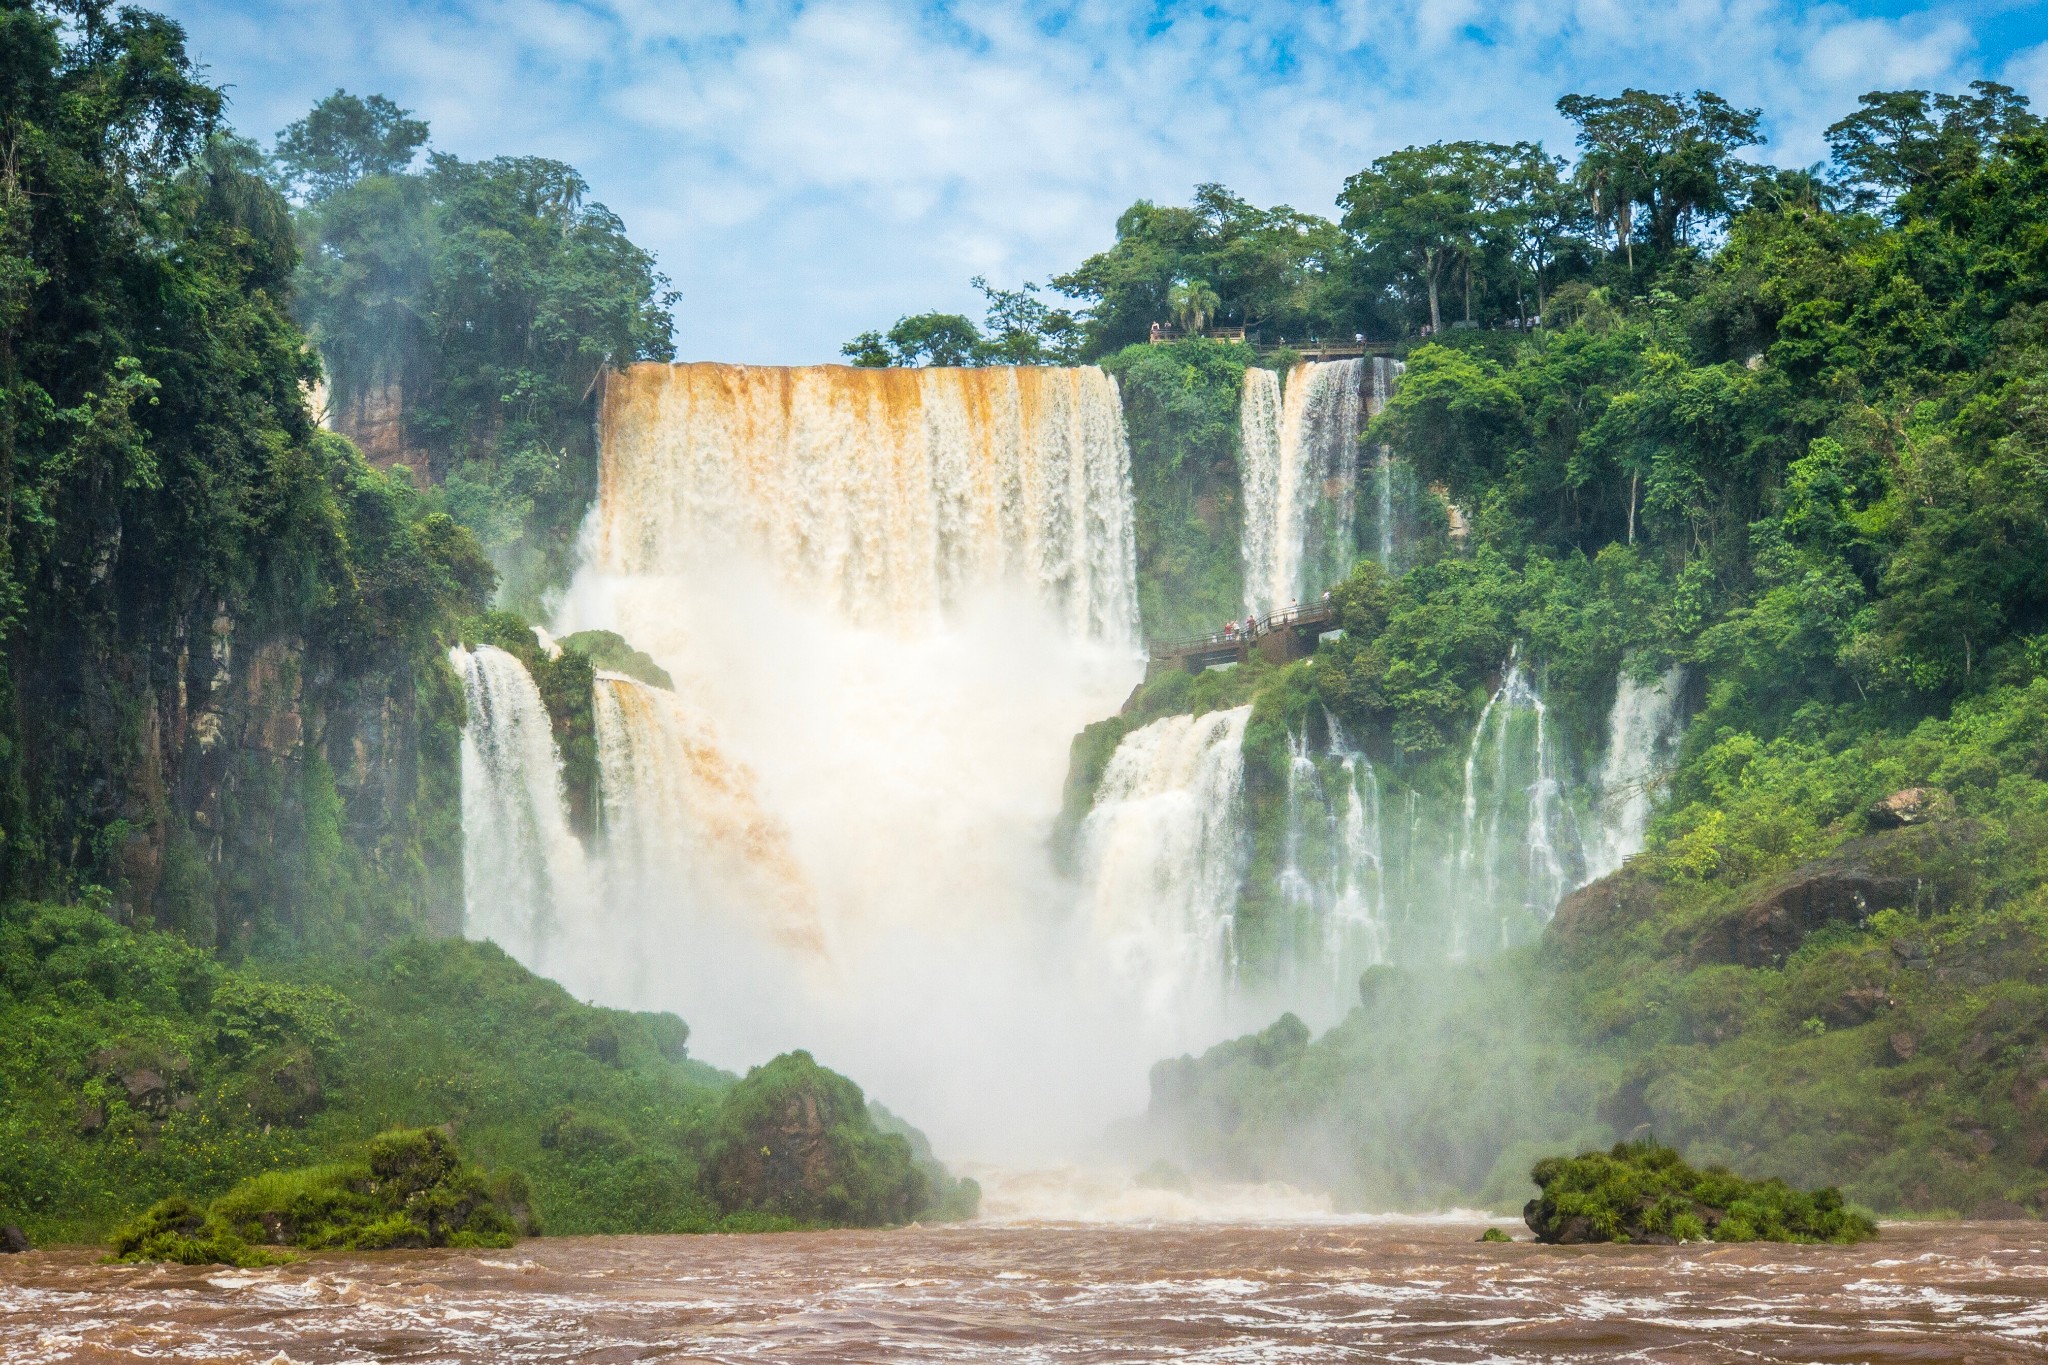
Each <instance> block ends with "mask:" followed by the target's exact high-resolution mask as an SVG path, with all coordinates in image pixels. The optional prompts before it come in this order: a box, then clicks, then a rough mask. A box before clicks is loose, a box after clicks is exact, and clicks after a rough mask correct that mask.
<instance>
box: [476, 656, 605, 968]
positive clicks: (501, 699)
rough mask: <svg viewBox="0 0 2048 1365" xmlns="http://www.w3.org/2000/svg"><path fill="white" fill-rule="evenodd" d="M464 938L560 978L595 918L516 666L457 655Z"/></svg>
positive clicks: (531, 697) (540, 726)
mask: <svg viewBox="0 0 2048 1365" xmlns="http://www.w3.org/2000/svg"><path fill="white" fill-rule="evenodd" d="M449 662H450V663H451V664H452V665H453V666H454V668H455V671H456V674H457V675H458V676H459V677H460V678H461V679H462V690H463V696H464V698H465V700H466V701H467V703H468V706H469V723H468V724H467V725H465V726H464V727H463V731H462V835H463V854H462V871H463V903H464V915H463V918H464V926H463V927H464V932H465V933H466V934H468V936H469V937H471V938H488V939H490V940H492V941H493V942H495V943H497V944H498V945H499V946H500V947H502V948H503V949H505V951H506V952H508V953H511V954H512V955H513V956H514V957H517V958H518V959H519V960H520V961H522V962H525V963H527V964H528V965H529V966H532V967H533V968H534V969H535V970H536V971H548V972H556V973H559V972H562V971H564V970H568V969H570V967H571V965H572V963H573V962H574V961H575V960H576V959H577V958H578V956H579V954H580V950H581V948H582V947H583V936H584V935H585V934H586V933H587V932H588V930H589V928H590V925H591V923H592V920H593V918H594V915H595V910H596V903H597V895H596V887H595V886H594V884H593V881H592V877H591V869H590V866H589V864H588V861H587V859H586V856H585V853H584V849H583V843H582V841H581V840H579V839H578V838H577V837H576V834H575V831H573V830H572V829H571V828H570V827H569V811H568V803H567V801H566V800H565V799H564V796H563V792H562V758H561V754H560V753H559V752H558V751H557V749H556V747H555V733H554V729H553V727H552V726H551V725H550V724H549V722H548V713H547V708H546V706H544V705H543V704H542V703H541V699H540V689H539V688H537V687H535V686H534V683H533V679H532V678H531V677H529V676H528V675H527V672H526V667H525V665H523V664H521V663H520V662H519V660H518V659H516V658H514V657H513V656H512V655H510V654H507V653H506V652H505V651H504V650H502V649H497V648H494V647H492V646H490V645H479V646H478V647H477V648H476V649H475V650H473V651H472V650H466V649H463V648H462V647H461V646H460V645H458V646H456V647H455V648H454V649H452V650H450V651H449Z"/></svg>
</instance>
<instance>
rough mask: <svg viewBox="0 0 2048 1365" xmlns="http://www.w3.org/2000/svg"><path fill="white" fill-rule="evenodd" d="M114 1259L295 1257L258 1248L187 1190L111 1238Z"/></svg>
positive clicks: (271, 1261) (222, 1261)
mask: <svg viewBox="0 0 2048 1365" xmlns="http://www.w3.org/2000/svg"><path fill="white" fill-rule="evenodd" d="M107 1259H108V1260H110V1261H174V1262H176V1263H178V1264H180V1265H232V1266H266V1265H277V1264H279V1263H280V1262H282V1261H284V1260H287V1259H289V1258H288V1257H284V1256H280V1255H279V1254H278V1253H276V1252H272V1251H265V1250H263V1249H262V1248H260V1247H252V1246H250V1245H249V1244H248V1243H247V1242H246V1241H244V1240H243V1239H242V1238H240V1237H237V1236H235V1235H234V1234H233V1233H232V1232H230V1231H228V1230H227V1228H226V1226H225V1225H224V1224H223V1223H222V1222H221V1221H220V1220H218V1219H216V1218H213V1217H210V1216H208V1215H207V1214H205V1213H202V1212H201V1211H200V1210H199V1208H198V1206H196V1205H195V1204H193V1203H192V1201H191V1200H189V1199H186V1198H184V1197H183V1196H182V1195H172V1196H171V1197H170V1198H168V1199H161V1200H158V1201H157V1202H156V1203H155V1204H152V1205H151V1206H150V1207H149V1208H148V1209H147V1210H145V1211H144V1212H143V1213H142V1215H141V1216H140V1217H138V1218H136V1219H135V1220H134V1221H133V1222H130V1223H127V1224H125V1225H123V1226H122V1227H120V1228H119V1229H117V1230H116V1231H115V1233H114V1235H113V1237H112V1239H111V1244H110V1246H109V1249H108V1256H107Z"/></svg>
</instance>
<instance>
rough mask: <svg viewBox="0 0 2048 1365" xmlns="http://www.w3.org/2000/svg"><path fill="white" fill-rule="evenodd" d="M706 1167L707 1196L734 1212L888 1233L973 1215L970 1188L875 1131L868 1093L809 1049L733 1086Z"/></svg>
mask: <svg viewBox="0 0 2048 1365" xmlns="http://www.w3.org/2000/svg"><path fill="white" fill-rule="evenodd" d="M704 1170H705V1184H706V1192H707V1193H708V1194H709V1195H710V1196H711V1198H712V1199H713V1200H714V1201H715V1202H716V1203H717V1204H718V1206H719V1208H720V1209H721V1210H723V1211H724V1212H725V1213H727V1214H728V1215H731V1214H735V1213H750V1214H756V1215H763V1214H765V1215H768V1216H769V1217H771V1218H785V1219H789V1220H791V1221H793V1222H796V1223H803V1224H814V1225H820V1226H826V1227H880V1226H886V1225H889V1224H895V1223H907V1222H910V1221H911V1220H912V1219H916V1218H923V1217H928V1216H934V1215H938V1216H945V1215H946V1214H947V1213H949V1212H950V1213H951V1214H952V1215H953V1216H964V1215H965V1214H966V1213H971V1212H972V1208H971V1203H972V1202H973V1200H972V1199H971V1198H968V1199H964V1198H963V1194H964V1191H963V1190H962V1189H959V1188H948V1186H950V1185H951V1182H945V1181H944V1177H943V1175H942V1174H940V1173H937V1172H936V1171H935V1170H934V1169H933V1168H932V1167H929V1166H927V1165H923V1164H920V1163H919V1162H918V1160H917V1157H916V1152H915V1150H914V1148H913V1146H912V1143H911V1140H910V1139H909V1138H908V1137H906V1136H904V1135H903V1134H901V1133H893V1132H884V1131H883V1130H882V1129H881V1128H879V1127H878V1126H877V1125H876V1123H875V1120H874V1116H873V1115H872V1114H870V1113H869V1112H868V1105H867V1100H866V1099H865V1097H863V1096H862V1094H861V1090H860V1087H859V1086H857V1085H855V1084H854V1083H853V1082H852V1081H850V1080H848V1079H846V1077H844V1076H841V1075H839V1074H838V1073H837V1072H834V1071H829V1070H827V1069H826V1068H824V1067H822V1066H819V1065H818V1064H817V1063H816V1062H815V1061H813V1060H812V1059H811V1054H810V1053H808V1052H789V1053H784V1054H783V1055H782V1056H780V1057H777V1058H776V1059H775V1060H774V1061H772V1062H769V1063H768V1064H767V1065H765V1066H757V1067H755V1068H754V1069H753V1070H752V1071H750V1072H748V1073H747V1077H746V1079H745V1080H743V1081H741V1082H740V1083H739V1084H738V1085H736V1086H734V1087H733V1088H732V1090H731V1092H730V1093H728V1094H727V1095H726V1097H725V1102H724V1104H723V1105H721V1106H720V1108H719V1112H718V1117H717V1119H716V1121H715V1123H714V1124H713V1129H712V1137H711V1143H710V1147H709V1150H708V1152H707V1154H706V1159H705V1162H704ZM942 1182H943V1183H942ZM971 1183H972V1182H960V1184H961V1185H962V1186H967V1185H971ZM976 1193H977V1194H978V1191H977V1192H976ZM963 1204H966V1205H968V1207H964V1208H963V1207H962V1205H963Z"/></svg>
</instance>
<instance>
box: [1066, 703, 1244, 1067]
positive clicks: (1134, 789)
mask: <svg viewBox="0 0 2048 1365" xmlns="http://www.w3.org/2000/svg"><path fill="white" fill-rule="evenodd" d="M1251 713H1252V709H1251V708H1250V707H1249V706H1240V707H1236V708H1234V709H1232V710H1228V711H1211V712H1209V713H1208V714H1207V715H1202V716H1167V717H1165V718H1164V719H1161V720H1155V721H1153V722H1152V723H1151V724H1150V725H1147V726H1144V727H1143V728H1141V729H1137V730H1133V731H1132V732H1131V733H1130V734H1128V735H1125V736H1124V738H1123V741H1122V742H1121V743H1120V744H1118V745H1117V749H1116V753H1115V755H1114V756H1113V757H1112V758H1111V759H1110V761H1109V767H1108V768H1107V769H1106V770H1105V771H1104V773H1103V776H1102V782H1101V785H1100V787H1099V788H1098V789H1097V794H1096V798H1095V806H1094V809H1093V810H1092V811H1090V813H1089V815H1088V818H1087V821H1086V822H1085V823H1084V824H1083V826H1082V829H1081V850H1082V863H1083V868H1084V872H1083V880H1084V884H1085V886H1086V887H1087V897H1088V900H1087V915H1088V919H1089V922H1090V925H1091V927H1092V930H1093V934H1094V937H1095V938H1096V939H1097V941H1099V942H1101V943H1104V944H1106V945H1108V947H1109V951H1110V955H1111V961H1112V963H1113V966H1114V970H1115V972H1116V973H1117V975H1118V976H1119V977H1120V978H1121V980H1122V983H1123V986H1124V988H1125V989H1127V990H1129V991H1132V992H1134V993H1135V994H1136V996H1137V998H1138V999H1139V1000H1140V1001H1142V1002H1143V1005H1144V1009H1145V1012H1146V1014H1147V1016H1148V1017H1149V1018H1151V1019H1152V1020H1154V1021H1157V1022H1159V1023H1160V1024H1163V1025H1164V1026H1166V1028H1167V1029H1169V1030H1171V1031H1175V1032H1179V1031H1182V1030H1185V1029H1186V1028H1187V1027H1189V1026H1190V1025H1194V1026H1199V1025H1200V1024H1202V1023H1203V1022H1205V1021H1207V1020H1211V1019H1218V1018H1220V1017H1221V1016H1222V1013H1223V1007H1224V1005H1225V1003H1226V1001H1225V993H1226V990H1227V987H1228V985H1229V980H1230V977H1231V975H1232V972H1233V969H1234V968H1235V965H1236V953H1235V948H1234V945H1233V941H1232V917H1233V914H1234V912H1235V910H1236V908H1237V897H1238V888H1239V883H1240V880H1241V879H1242V877H1243V875H1244V849H1243V822H1242V816H1241V813H1240V810H1239V796H1240V793H1241V792H1242V790H1243V784H1244V731H1245V725H1246V723H1247V722H1248V721H1250V719H1251Z"/></svg>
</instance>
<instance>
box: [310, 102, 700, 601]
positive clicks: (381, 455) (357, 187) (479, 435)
mask: <svg viewBox="0 0 2048 1365" xmlns="http://www.w3.org/2000/svg"><path fill="white" fill-rule="evenodd" d="M359 105H360V107H358V106H359ZM425 137H426V128H425V125H424V124H420V123H418V122H417V121H414V120H411V119H408V118H406V117H405V116H404V111H402V110H398V109H396V108H394V107H393V106H391V105H390V104H389V102H388V101H383V100H382V99H381V97H372V98H371V99H370V100H369V101H367V102H358V101H356V100H355V99H354V97H352V96H348V95H346V94H343V93H341V92H336V94H334V95H332V96H330V97H328V98H327V99H326V100H323V101H322V102H321V103H320V104H319V105H317V106H315V108H314V110H313V112H312V113H311V114H310V115H308V117H307V118H306V119H305V120H302V121H301V122H300V123H297V124H294V125H292V127H291V128H288V129H286V130H285V132H284V133H283V134H281V135H280V137H279V142H278V149H277V155H278V159H279V161H280V163H281V164H282V165H283V166H284V167H285V169H286V172H287V174H288V175H290V176H292V177H294V178H295V179H294V183H298V184H301V185H302V186H304V187H306V191H305V192H306V193H307V195H308V202H307V203H306V205H305V206H304V207H303V208H302V210H301V211H300V214H299V218H298V233H299V239H300V242H301V244H302V247H303V251H304V265H303V267H302V268H301V270H300V271H299V273H298V275H297V277H296V279H295V282H294V283H295V288H296V290H297V293H298V300H297V313H298V316H299V317H300V319H301V320H302V321H303V322H304V324H305V326H306V329H307V331H308V332H309V333H310V335H311V337H312V340H313V342H314V344H315V345H316V346H317V347H318V348H319V351H320V355H321V357H322V359H323V361H324V362H325V365H326V368H327V371H328V376H329V379H330V381H331V384H332V392H331V394H330V401H331V404H332V406H333V409H334V411H335V412H336V413H337V414H338V416H339V419H340V425H341V427H342V429H344V430H348V431H351V432H354V433H356V434H358V435H359V436H361V437H363V438H364V439H365V440H366V441H371V442H372V443H373V446H374V449H373V453H374V454H375V455H376V456H377V458H378V459H379V460H380V461H381V462H387V463H388V462H392V461H403V462H406V463H408V464H414V465H419V466H421V467H420V468H418V469H417V470H416V471H415V472H416V473H418V474H420V475H421V476H423V477H424V478H425V479H426V480H428V481H430V482H431V483H432V484H433V485H435V486H436V489H437V493H436V497H437V500H438V501H439V503H440V505H441V506H443V507H444V508H445V510H446V511H447V512H448V513H449V514H450V515H451V516H453V517H454V518H455V520H456V521H458V522H460V523H462V524H463V525H464V526H467V527H469V528H470V529H471V530H472V531H473V532H474V533H475V534H476V536H477V537H478V539H479V540H480V541H482V543H483V545H484V547H485V549H486V550H488V551H489V552H490V554H491V556H492V558H493V559H494V560H495V561H496V562H497V563H498V564H499V566H500V567H501V569H502V570H503V571H504V573H505V575H506V584H505V599H506V601H507V602H508V603H509V604H510V605H512V606H515V607H517V608H519V609H522V610H525V611H528V612H534V613H536V614H537V609H538V607H539V604H540V602H541V600H542V599H543V597H544V596H545V595H546V594H547V593H548V592H550V591H552V590H554V589H556V588H558V587H559V586H560V585H561V584H562V583H563V582H565V581H566V579H567V575H568V567H569V559H570V556H571V553H572V551H573V544H574V538H575V534H576V529H577V527H578V525H579V524H580V523H581V520H582V516H583V512H584V509H585V508H586V506H587V505H588V503H589V501H590V499H591V497H592V495H593V494H594V492H595V490H596V477H597V466H596V450H595V446H594V443H593V440H592V436H591V432H592V428H593V421H592V410H591V399H592V396H593V394H594V392H595V389H596V385H597V382H598V379H599V376H600V374H601V372H602V370H603V369H604V367H606V366H607V365H610V366H618V367H623V366H625V365H629V364H631V363H633V362H635V361H639V360H666V359H669V358H670V356H671V355H672V354H673V352H672V348H671V344H670V333H671V330H672V324H671V320H670V318H669V312H668V310H669V307H670V305H671V304H672V303H673V302H674V295H673V294H671V293H670V292H669V291H668V289H667V281H666V280H665V279H664V278H663V277H662V276H661V275H660V274H659V273H658V272H657V271H656V269H655V266H654V260H653V258H652V257H651V256H650V255H648V254H647V253H646V252H645V251H643V250H641V249H640V248H639V247H636V246H634V245H633V243H632V242H631V241H629V240H628V239H627V238H626V236H625V232H624V227H623V225H622V224H621V223H620V221H619V219H618V218H617V217H616V216H615V215H613V214H612V213H611V212H610V211H609V210H607V209H606V208H604V207H603V206H602V205H599V204H593V203H589V202H587V199H586V196H587V194H588V189H589V187H588V186H587V185H586V184H585V182H584V181H583V179H582V177H581V176H579V175H578V174H577V173H576V172H575V170H573V169H572V168H570V167H568V166H566V165H563V164H562V163H560V162H556V161H548V160H544V159H541V158H537V157H500V158H497V159H494V160H491V161H485V162H476V163H471V162H464V161H461V160H459V159H457V158H455V157H452V156H448V155H446V154H442V153H434V154H432V155H430V156H429V158H428V162H427V167H426V169H425V170H424V171H422V172H418V173H411V172H408V171H406V170H405V167H406V166H407V165H409V164H410V162H411V160H412V156H413V153H414V150H415V149H416V148H418V147H419V146H421V145H423V144H424V141H425Z"/></svg>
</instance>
